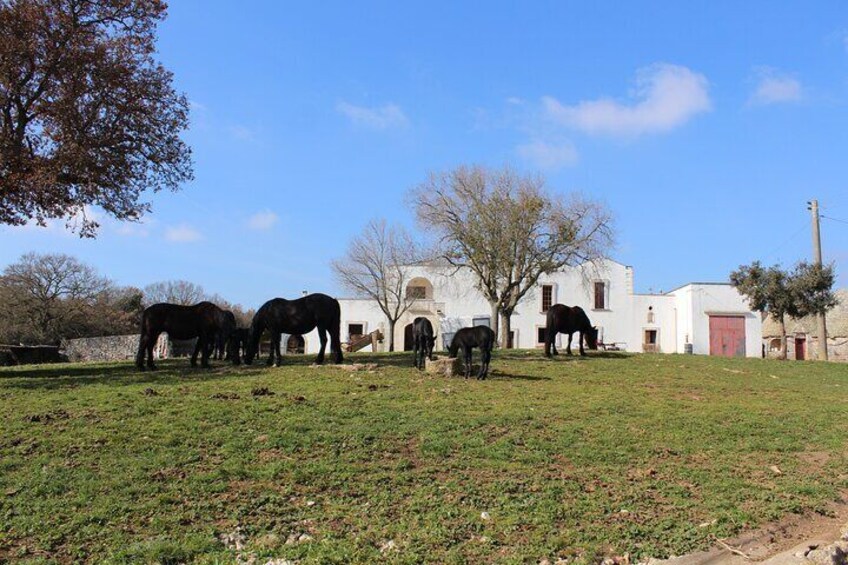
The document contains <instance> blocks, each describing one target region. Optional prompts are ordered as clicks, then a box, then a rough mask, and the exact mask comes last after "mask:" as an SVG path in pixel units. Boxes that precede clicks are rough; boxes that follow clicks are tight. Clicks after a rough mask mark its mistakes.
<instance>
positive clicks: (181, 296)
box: [144, 280, 208, 306]
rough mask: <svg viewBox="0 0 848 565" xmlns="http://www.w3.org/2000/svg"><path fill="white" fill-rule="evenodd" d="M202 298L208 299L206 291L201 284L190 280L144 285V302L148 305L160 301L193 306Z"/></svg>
mask: <svg viewBox="0 0 848 565" xmlns="http://www.w3.org/2000/svg"><path fill="white" fill-rule="evenodd" d="M202 300H208V295H207V294H206V291H205V290H203V287H202V286H200V285H199V284H195V283H193V282H189V281H184V280H170V281H161V282H157V283H153V284H149V285H147V286H146V287H144V303H145V305H147V306H150V305H151V304H156V303H158V302H168V303H170V304H182V305H183V306H191V305H192V304H197V303H198V302H200V301H202Z"/></svg>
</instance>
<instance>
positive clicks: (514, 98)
mask: <svg viewBox="0 0 848 565" xmlns="http://www.w3.org/2000/svg"><path fill="white" fill-rule="evenodd" d="M506 103H507V104H511V105H513V106H521V105H522V104H524V100H522V99H521V98H519V97H518V96H510V97H509V98H507V99H506Z"/></svg>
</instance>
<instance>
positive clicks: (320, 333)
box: [315, 326, 327, 365]
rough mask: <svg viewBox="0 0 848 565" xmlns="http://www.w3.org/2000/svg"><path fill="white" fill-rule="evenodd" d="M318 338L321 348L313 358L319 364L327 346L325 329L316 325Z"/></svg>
mask: <svg viewBox="0 0 848 565" xmlns="http://www.w3.org/2000/svg"><path fill="white" fill-rule="evenodd" d="M318 340H319V341H320V342H321V349H320V351H318V357H316V358H315V363H316V364H318V365H321V364H323V363H324V349H326V348H327V329H326V328H322V327H320V326H319V327H318Z"/></svg>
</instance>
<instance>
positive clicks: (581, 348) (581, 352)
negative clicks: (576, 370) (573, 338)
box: [577, 332, 586, 357]
mask: <svg viewBox="0 0 848 565" xmlns="http://www.w3.org/2000/svg"><path fill="white" fill-rule="evenodd" d="M577 337H578V338H579V339H580V356H581V357H586V351H585V350H584V349H583V332H577Z"/></svg>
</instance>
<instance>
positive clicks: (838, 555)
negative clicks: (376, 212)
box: [807, 542, 848, 565]
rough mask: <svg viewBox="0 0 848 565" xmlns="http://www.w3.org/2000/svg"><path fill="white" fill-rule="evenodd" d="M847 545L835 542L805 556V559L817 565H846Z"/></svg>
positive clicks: (847, 560) (847, 557)
mask: <svg viewBox="0 0 848 565" xmlns="http://www.w3.org/2000/svg"><path fill="white" fill-rule="evenodd" d="M846 550H848V543H846V542H837V543H834V544H833V545H828V546H826V547H823V548H821V549H814V550H813V551H811V552H809V553H808V554H807V559H808V560H810V561H812V562H813V563H816V564H817V565H846V563H848V552H846Z"/></svg>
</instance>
